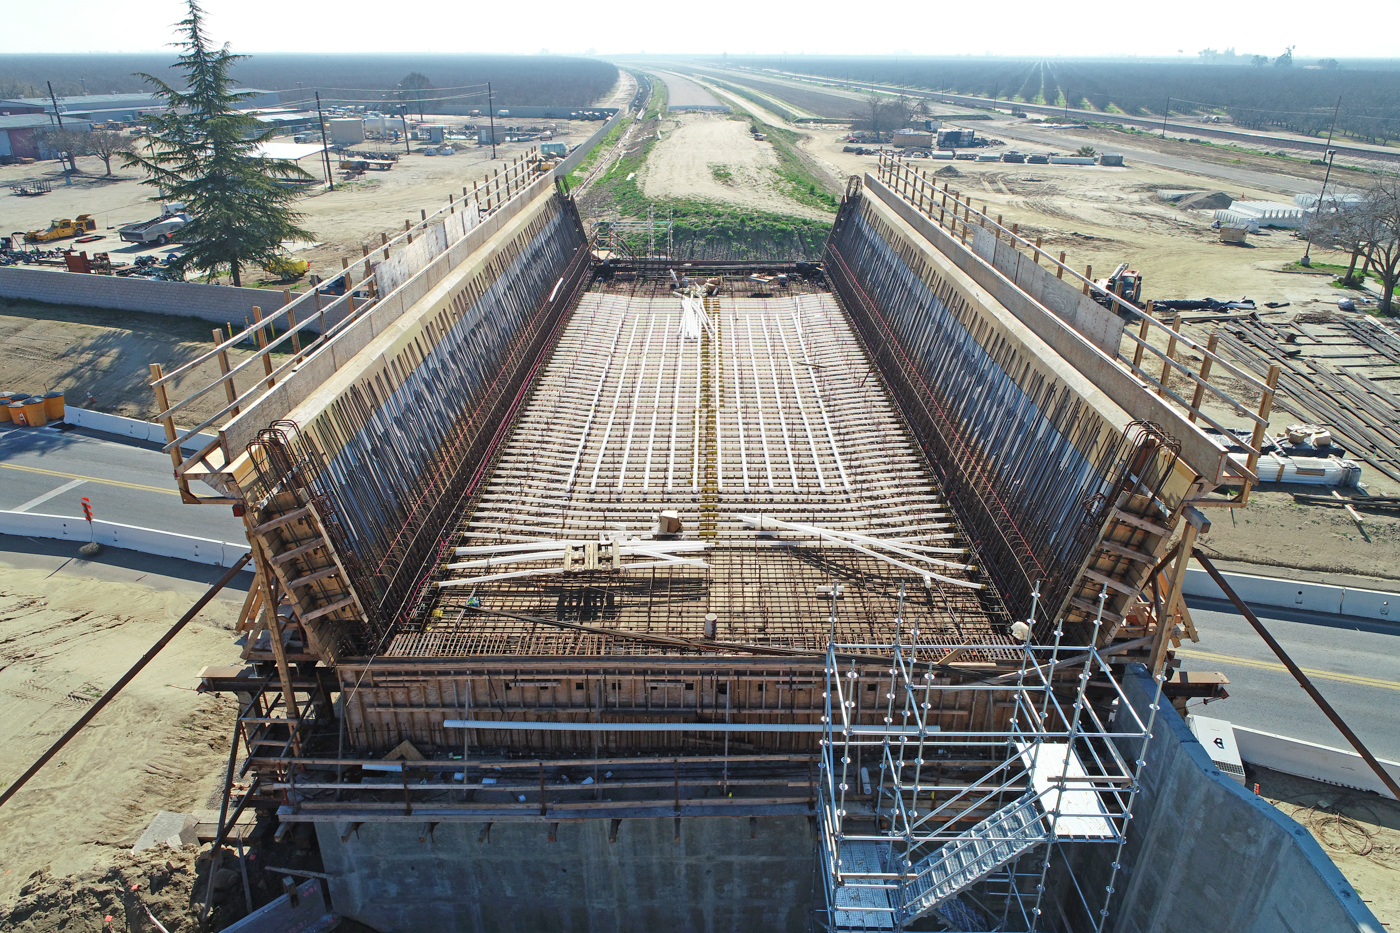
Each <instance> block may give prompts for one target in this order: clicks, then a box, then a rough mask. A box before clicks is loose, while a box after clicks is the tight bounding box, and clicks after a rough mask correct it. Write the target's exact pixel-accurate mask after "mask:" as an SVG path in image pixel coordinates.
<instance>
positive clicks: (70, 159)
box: [44, 81, 78, 185]
mask: <svg viewBox="0 0 1400 933" xmlns="http://www.w3.org/2000/svg"><path fill="white" fill-rule="evenodd" d="M44 83H45V84H47V85H48V86H49V100H51V101H53V115H54V117H55V118H56V119H57V120H58V128H59V130H60V131H61V130H62V129H63V114H61V113H59V111H58V98H57V97H55V96H54V93H53V82H52V81H45V82H44ZM60 145H62V142H61V141H60ZM58 161H59V164H60V165H61V164H63V150H62V149H60V150H58ZM68 164H69V165H70V166H71V167H72V169H73V171H75V172H76V171H77V170H78V163H77V161H75V160H74V158H73V153H71V152H70V153H68ZM63 180H64V181H66V182H67V183H68V184H70V185H71V184H73V179H72V177H71V176H70V175H69V174H68V169H64V170H63Z"/></svg>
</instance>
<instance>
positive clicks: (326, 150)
mask: <svg viewBox="0 0 1400 933" xmlns="http://www.w3.org/2000/svg"><path fill="white" fill-rule="evenodd" d="M316 118H317V122H319V123H320V124H321V164H322V165H324V166H325V167H326V184H327V185H328V186H329V187H330V189H331V190H332V191H334V190H335V176H333V175H332V174H331V150H330V147H329V144H328V143H327V142H326V115H325V114H324V113H322V112H321V92H320V91H319V90H318V91H317V92H316Z"/></svg>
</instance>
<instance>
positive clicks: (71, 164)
mask: <svg viewBox="0 0 1400 933" xmlns="http://www.w3.org/2000/svg"><path fill="white" fill-rule="evenodd" d="M35 135H36V136H38V137H39V139H40V140H41V141H42V142H43V144H44V145H45V146H47V147H48V148H49V149H52V150H53V151H54V153H55V154H57V156H58V161H59V162H61V163H63V164H64V165H66V166H67V168H66V169H65V171H74V172H76V171H77V170H78V159H77V157H78V156H79V155H82V154H83V137H85V136H87V133H80V132H78V131H77V130H70V129H68V128H67V127H62V128H60V127H57V126H51V127H49V128H48V129H45V130H41V131H39V132H38V133H36V134H35Z"/></svg>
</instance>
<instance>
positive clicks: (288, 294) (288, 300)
mask: <svg viewBox="0 0 1400 933" xmlns="http://www.w3.org/2000/svg"><path fill="white" fill-rule="evenodd" d="M282 306H283V307H284V308H286V309H287V329H288V330H290V331H291V332H292V352H293V353H300V352H301V334H299V333H297V330H296V326H297V314H296V312H295V311H293V310H292V290H291V289H290V288H284V289H282Z"/></svg>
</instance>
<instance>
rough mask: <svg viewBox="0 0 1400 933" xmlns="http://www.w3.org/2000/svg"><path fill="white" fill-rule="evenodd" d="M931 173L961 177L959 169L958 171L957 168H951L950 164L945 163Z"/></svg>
mask: <svg viewBox="0 0 1400 933" xmlns="http://www.w3.org/2000/svg"><path fill="white" fill-rule="evenodd" d="M933 174H935V175H942V176H943V177H944V178H961V177H962V172H960V171H958V170H957V169H955V168H953V167H952V166H951V165H945V166H943V167H942V168H941V169H939V170H938V171H936V172H934V173H933Z"/></svg>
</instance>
